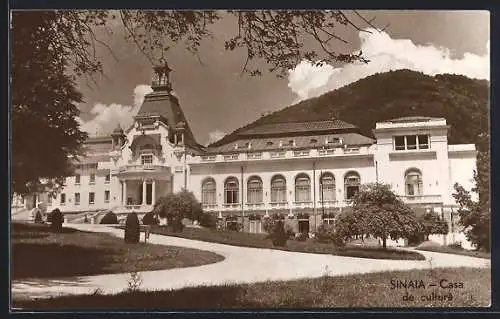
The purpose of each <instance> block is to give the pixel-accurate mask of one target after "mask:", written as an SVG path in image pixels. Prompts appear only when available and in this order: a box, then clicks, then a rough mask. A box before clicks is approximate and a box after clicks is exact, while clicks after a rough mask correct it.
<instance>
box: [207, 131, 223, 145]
mask: <svg viewBox="0 0 500 319" xmlns="http://www.w3.org/2000/svg"><path fill="white" fill-rule="evenodd" d="M225 135H226V133H224V132H222V131H220V130H218V129H217V130H215V131H213V132H210V133H209V134H208V144H212V143H215V142H217V141H218V140H220V139H221V138H223V137H224V136H225Z"/></svg>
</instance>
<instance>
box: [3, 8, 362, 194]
mask: <svg viewBox="0 0 500 319" xmlns="http://www.w3.org/2000/svg"><path fill="white" fill-rule="evenodd" d="M358 15H359V14H358ZM220 19H229V20H231V21H233V22H234V26H233V30H234V35H232V36H230V37H229V38H228V39H227V41H226V42H225V49H226V50H228V51H234V50H240V49H241V50H245V51H246V53H247V58H246V61H245V63H244V66H243V69H242V73H249V74H251V75H257V74H260V73H261V71H260V70H258V69H256V68H253V69H251V68H250V67H249V62H250V61H252V60H256V59H259V60H264V61H265V62H267V63H268V64H269V65H270V67H269V70H270V71H273V72H274V71H276V72H277V73H278V74H281V75H283V74H286V72H287V70H288V69H290V68H291V67H293V66H295V65H296V64H297V63H298V62H299V61H301V60H302V59H303V58H307V59H310V60H313V59H322V60H323V61H327V62H332V61H336V62H337V61H341V62H353V61H365V62H367V61H366V60H365V59H364V58H363V57H362V55H361V52H360V54H354V55H353V54H343V53H341V52H338V51H337V50H334V49H332V42H333V41H341V42H342V41H343V42H345V40H343V39H341V38H340V37H339V36H338V35H337V34H336V33H337V32H336V29H337V27H338V26H342V25H343V26H347V27H348V28H354V29H355V30H361V28H360V27H358V26H357V25H356V24H355V23H353V22H352V21H350V20H349V18H348V15H347V14H346V13H344V12H342V11H289V10H286V11H269V10H262V11H228V12H222V11H192V10H191V11H189V10H182V11H181V10H179V11H172V10H170V11H167V10H164V11H137V10H122V11H109V10H85V11H83V10H53V11H13V12H12V15H11V22H12V63H11V66H12V141H13V143H12V145H13V146H12V164H11V166H12V187H13V191H14V192H15V193H18V194H21V195H24V194H29V193H33V192H39V191H42V190H45V189H49V190H54V191H57V189H58V188H60V187H61V186H62V184H63V181H64V177H65V176H69V175H71V173H72V166H71V162H70V158H73V159H76V158H78V156H79V155H81V148H80V147H81V145H82V143H83V141H84V140H85V139H86V137H87V135H86V134H85V133H84V132H82V131H80V129H79V125H78V123H77V121H76V119H75V117H76V116H78V114H79V111H78V108H77V107H76V105H77V104H78V103H80V102H82V96H81V94H80V93H79V92H78V91H77V90H76V87H75V82H74V80H76V79H77V78H79V77H83V76H86V77H89V78H90V79H93V77H92V76H93V75H94V74H95V73H99V72H102V64H101V61H100V58H99V56H98V54H97V53H96V52H97V51H96V47H98V46H104V47H105V48H107V49H108V50H109V51H110V52H111V54H113V56H115V55H114V53H113V51H112V49H111V48H110V47H109V45H107V44H106V42H105V41H104V40H103V39H101V38H99V37H98V34H99V33H108V34H109V33H112V32H111V29H110V23H116V22H118V23H121V24H122V26H123V27H124V29H125V34H126V38H127V39H128V40H130V41H133V42H134V43H135V44H136V45H137V47H138V48H139V49H140V50H141V51H142V52H143V53H144V55H145V56H147V57H148V58H149V60H150V61H151V63H152V64H157V63H158V62H159V60H160V59H161V58H163V57H164V55H165V53H166V52H167V51H168V50H169V49H170V48H171V47H173V46H176V45H177V44H179V43H183V44H184V45H185V47H186V49H187V50H188V51H190V52H191V53H193V54H196V55H198V49H199V46H200V44H201V42H202V41H203V40H205V39H208V40H209V39H210V38H211V37H212V34H211V32H210V28H211V26H212V25H213V24H214V23H215V22H216V21H218V20H220ZM365 22H366V23H367V24H368V25H370V24H371V23H370V22H369V21H368V20H367V19H365ZM310 39H312V40H314V41H315V42H316V43H317V44H319V47H320V51H321V53H322V54H319V53H318V52H316V51H315V50H309V49H306V48H305V47H304V43H306V42H307V41H309V40H310ZM334 44H335V43H333V45H334ZM115 58H116V56H115ZM242 65H243V61H242ZM33 132H35V133H33ZM11 196H12V194H11Z"/></svg>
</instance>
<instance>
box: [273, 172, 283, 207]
mask: <svg viewBox="0 0 500 319" xmlns="http://www.w3.org/2000/svg"><path fill="white" fill-rule="evenodd" d="M285 202H286V179H285V178H284V177H283V176H282V175H276V176H274V177H273V178H272V179H271V203H285Z"/></svg>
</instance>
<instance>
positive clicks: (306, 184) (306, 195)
mask: <svg viewBox="0 0 500 319" xmlns="http://www.w3.org/2000/svg"><path fill="white" fill-rule="evenodd" d="M310 200H311V180H310V179H309V176H307V174H304V173H301V174H299V175H297V177H296V178H295V201H296V202H309V201H310Z"/></svg>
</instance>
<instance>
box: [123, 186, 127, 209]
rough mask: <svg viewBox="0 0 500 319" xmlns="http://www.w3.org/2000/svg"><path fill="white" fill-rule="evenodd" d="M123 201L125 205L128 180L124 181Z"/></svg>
mask: <svg viewBox="0 0 500 319" xmlns="http://www.w3.org/2000/svg"><path fill="white" fill-rule="evenodd" d="M122 202H123V205H127V180H124V181H123V194H122Z"/></svg>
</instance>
